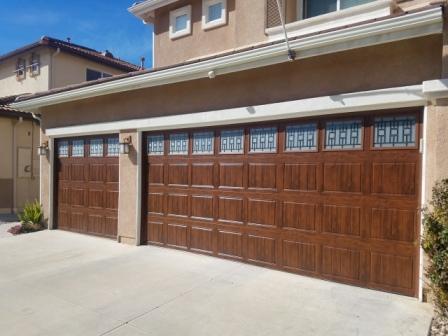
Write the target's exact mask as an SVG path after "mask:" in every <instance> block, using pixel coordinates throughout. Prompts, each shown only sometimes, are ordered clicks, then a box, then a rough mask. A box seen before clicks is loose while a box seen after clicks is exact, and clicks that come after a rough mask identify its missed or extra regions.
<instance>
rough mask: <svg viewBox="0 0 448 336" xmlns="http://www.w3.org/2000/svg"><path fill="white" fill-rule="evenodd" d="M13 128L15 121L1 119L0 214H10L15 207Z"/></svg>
mask: <svg viewBox="0 0 448 336" xmlns="http://www.w3.org/2000/svg"><path fill="white" fill-rule="evenodd" d="M12 127H13V120H11V119H9V118H0V158H2V159H0V213H9V212H11V209H12V207H13V203H12V198H11V195H12V189H13V174H12V171H13V167H12V153H13V151H12ZM7 158H10V160H8V159H7Z"/></svg>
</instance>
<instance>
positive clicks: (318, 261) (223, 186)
mask: <svg viewBox="0 0 448 336" xmlns="http://www.w3.org/2000/svg"><path fill="white" fill-rule="evenodd" d="M390 113H391V114H397V113H398V114H400V113H405V114H409V113H410V114H412V113H416V112H415V111H411V112H409V111H405V112H402V111H398V112H397V111H394V112H390ZM376 114H379V115H382V114H388V113H384V112H377V113H374V116H375V115H376ZM371 118H372V114H371V113H370V114H368V113H366V114H365V115H360V116H359V117H357V118H356V120H355V121H356V122H351V121H350V120H351V119H350V120H349V122H345V121H346V120H347V119H346V118H333V117H331V118H330V117H322V118H317V119H316V120H314V121H311V122H309V121H306V122H302V121H301V120H293V121H283V122H280V123H277V125H275V123H271V124H269V125H266V126H263V125H262V126H260V125H246V126H240V130H239V131H235V132H233V133H232V134H230V133H229V131H228V130H221V129H220V128H207V129H205V130H204V132H202V133H201V134H202V136H204V137H206V138H207V136H206V134H213V135H214V140H215V143H214V144H215V145H214V155H211V152H210V153H208V154H207V155H197V153H194V152H192V146H191V144H190V148H189V149H188V151H186V150H185V151H183V152H182V155H173V153H171V154H170V152H169V150H168V149H169V148H170V141H171V139H172V138H173V139H176V137H177V136H174V137H171V135H172V134H174V135H176V134H177V133H179V132H177V131H172V132H170V131H168V132H166V135H165V137H164V140H163V144H160V146H159V147H160V148H165V151H163V150H160V151H159V152H158V153H157V155H148V156H147V160H145V165H146V166H145V169H146V170H145V174H146V175H145V176H146V177H147V181H148V183H147V184H146V185H145V187H146V188H147V190H146V191H145V194H144V195H145V197H147V201H145V203H144V204H147V209H145V210H146V211H145V212H144V214H143V223H144V224H143V228H142V232H143V233H144V235H143V237H146V242H148V243H152V244H158V245H163V246H170V247H175V248H181V249H185V250H189V251H194V252H200V253H206V254H210V255H214V256H219V257H223V258H229V259H234V260H240V261H244V262H249V263H254V264H257V265H261V266H266V267H271V268H277V269H281V270H287V271H290V272H294V273H298V274H304V275H311V276H316V277H320V278H324V279H329V280H335V281H339V282H344V283H348V284H354V285H359V286H364V287H370V288H375V289H382V290H387V291H392V292H398V293H402V294H406V295H416V293H417V282H416V281H417V280H416V279H417V276H418V274H417V271H418V270H417V268H416V267H417V266H416V265H417V264H418V244H417V243H416V242H417V240H418V235H419V227H418V221H419V216H420V215H419V209H418V208H419V190H420V184H419V181H418V179H419V175H420V174H419V169H420V154H419V152H418V148H415V147H410V148H408V147H402V144H399V146H400V147H399V148H393V147H390V148H387V149H384V148H376V147H375V146H376V145H375V144H374V143H373V141H372V139H373V132H375V131H376V129H375V127H376V126H372V123H371ZM352 121H353V120H352ZM301 124H303V125H305V124H306V125H308V126H306V127H305V126H300V125H301ZM291 125H292V126H293V127H289V126H291ZM288 127H289V128H288ZM326 127H330V129H331V132H333V133H332V135H331V136H330V134H329V133H328V132H327V130H326ZM350 127H354V131H353V132H352V133H351V131H350V130H351V129H350ZM359 127H361V129H360V128H359ZM304 129H307V130H308V129H309V130H308V131H309V132H311V130H312V132H311V133H312V134H314V139H315V140H314V142H313V143H309V144H308V145H305V144H304V143H303V142H300V141H301V140H300V139H302V138H301V137H300V136H301V135H303V134H302V133H303V132H302V131H303V130H304ZM275 130H276V131H275ZM195 132H197V131H196V130H195V131H182V133H183V134H184V135H183V137H184V138H185V134H187V135H188V136H187V138H188V137H190V138H194V136H195V135H194V134H195ZM288 132H289V133H288ZM291 132H292V133H291ZM294 132H295V133H294ZM301 132H302V133H301ZM309 132H308V133H309ZM355 133H356V134H355ZM229 134H230V135H229ZM347 134H352V135H353V136H354V135H356V137H355V138H356V139H355V138H350V139H349V138H347V136H348V135H347ZM361 135H362V136H361ZM148 136H151V134H150V133H148ZM220 136H224V140H225V141H224V143H223V142H222V139H220ZM232 136H233V137H236V138H235V139H236V140H238V141H239V143H240V145H239V147H238V150H236V151H232V152H231V155H227V154H226V153H227V152H226V151H227V147H226V146H227V142H228V141H230V140H229V139H230V138H229V137H232ZM252 136H253V137H254V138H253V139H252V138H251V137H252ZM286 136H289V138H288V141H289V142H287V141H286ZM326 136H327V137H326ZM344 137H345V138H344ZM330 138H331V139H330ZM144 139H145V141H146V137H144ZM235 139H233V141H234V142H235V141H236V140H235ZM252 140H253V141H252ZM241 144H244V147H243V146H242V145H241ZM174 145H175V144H174ZM174 145H173V146H174ZM387 145H388V146H389V145H390V144H387ZM392 145H393V144H392ZM392 145H390V146H392ZM222 146H223V147H222ZM254 146H255V147H254ZM288 146H289V147H288ZM310 146H311V147H310ZM145 147H146V146H145ZM210 148H212V147H210ZM210 148H209V149H210ZM144 239H145V238H144Z"/></svg>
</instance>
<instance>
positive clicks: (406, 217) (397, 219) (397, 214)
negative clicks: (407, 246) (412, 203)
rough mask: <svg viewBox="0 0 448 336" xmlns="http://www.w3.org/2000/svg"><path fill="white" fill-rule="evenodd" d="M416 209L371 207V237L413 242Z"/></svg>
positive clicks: (414, 237) (414, 238)
mask: <svg viewBox="0 0 448 336" xmlns="http://www.w3.org/2000/svg"><path fill="white" fill-rule="evenodd" d="M416 216H417V214H416V211H412V210H400V209H375V208H374V209H372V225H371V237H372V238H375V239H386V240H396V241H405V242H414V241H415V240H416V239H417V237H416V232H415V225H416Z"/></svg>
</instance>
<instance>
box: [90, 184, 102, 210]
mask: <svg viewBox="0 0 448 336" xmlns="http://www.w3.org/2000/svg"><path fill="white" fill-rule="evenodd" d="M103 207H104V193H103V191H102V190H95V189H90V190H89V208H97V209H98V208H103Z"/></svg>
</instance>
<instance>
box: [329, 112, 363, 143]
mask: <svg viewBox="0 0 448 336" xmlns="http://www.w3.org/2000/svg"><path fill="white" fill-rule="evenodd" d="M325 148H326V149H335V150H337V149H360V148H362V120H360V119H355V120H344V121H331V122H327V124H326V129H325Z"/></svg>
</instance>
